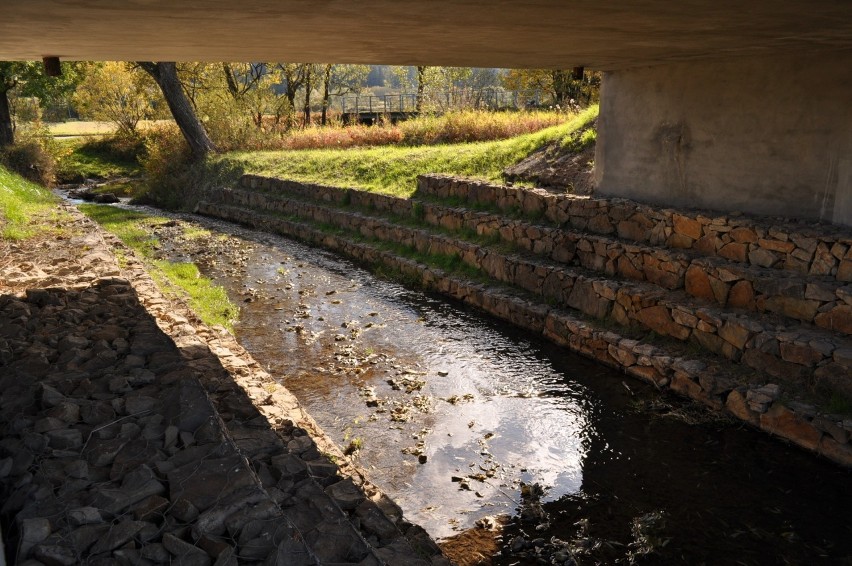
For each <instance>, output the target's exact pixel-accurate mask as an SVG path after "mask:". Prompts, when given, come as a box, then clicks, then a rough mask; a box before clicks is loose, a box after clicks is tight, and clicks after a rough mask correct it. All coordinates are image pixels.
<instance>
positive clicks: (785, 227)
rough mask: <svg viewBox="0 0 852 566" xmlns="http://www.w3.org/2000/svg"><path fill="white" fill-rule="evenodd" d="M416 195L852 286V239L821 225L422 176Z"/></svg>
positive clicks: (445, 177) (453, 178) (844, 233)
mask: <svg viewBox="0 0 852 566" xmlns="http://www.w3.org/2000/svg"><path fill="white" fill-rule="evenodd" d="M417 194H418V195H419V196H431V197H437V198H459V199H463V200H464V201H465V202H469V203H476V204H481V205H486V206H494V207H497V208H499V209H500V210H502V211H504V212H508V211H522V212H523V213H524V214H527V215H534V216H543V217H545V218H547V219H548V220H550V221H551V222H555V223H557V224H559V225H570V226H572V227H573V228H576V229H579V230H587V231H589V232H594V233H596V234H604V235H606V234H617V235H618V237H620V238H622V239H624V240H631V241H636V242H647V243H649V244H651V245H667V246H669V247H672V248H681V249H694V250H696V251H699V252H700V253H701V254H703V255H706V256H719V257H723V258H726V259H730V260H732V261H736V262H739V263H745V264H749V265H755V266H760V267H777V268H783V269H789V270H792V271H796V272H798V273H803V274H809V275H828V276H832V277H834V278H836V279H837V280H838V281H844V282H850V281H852V238H850V236H849V232H848V230H844V229H842V228H835V227H832V226H830V225H822V226H820V227H819V230H818V231H817V230H815V229H813V228H811V227H809V226H808V225H805V224H792V223H789V222H787V221H784V220H781V219H778V221H775V220H774V219H768V218H749V217H745V216H733V215H728V216H724V215H720V214H718V213H712V212H701V211H697V212H692V213H687V212H684V211H676V210H670V209H657V208H654V207H651V206H647V205H642V204H637V203H636V202H633V201H629V200H626V199H618V198H608V199H606V198H591V197H581V196H574V195H567V194H566V195H556V194H553V193H550V192H548V191H544V190H541V189H526V188H524V189H521V188H516V187H506V186H501V185H492V184H489V183H486V182H479V181H472V180H470V179H462V178H458V177H450V176H443V175H421V176H419V177H418V178H417ZM810 224H811V225H812V224H813V223H810Z"/></svg>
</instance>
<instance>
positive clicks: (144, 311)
mask: <svg viewBox="0 0 852 566" xmlns="http://www.w3.org/2000/svg"><path fill="white" fill-rule="evenodd" d="M69 216H70V219H69ZM60 222H61V223H63V226H62V227H63V228H64V229H65V230H66V231H68V232H70V233H84V234H87V235H85V236H78V237H74V238H71V239H67V240H66V239H64V238H60V239H58V241H56V242H49V243H45V244H43V249H39V250H38V254H37V257H35V261H33V262H32V263H30V262H25V261H20V260H22V259H24V258H31V259H32V258H33V255H32V253H31V252H32V250H23V249H19V247H17V246H13V249H12V250H11V253H12V254H13V255H14V257H12V258H11V259H13V260H14V261H12V262H10V263H9V264H7V265H6V266H5V267H4V268H3V269H2V270H0V289H2V290H3V292H2V293H0V431H2V439H0V489H2V491H3V495H4V497H3V506H2V509H0V513H2V520H3V527H4V536H5V539H6V541H7V545H9V546H11V547H12V548H16V552H14V555H15V557H16V563H19V564H26V565H29V566H37V565H39V564H51V565H54V564H60V565H61V564H69V565H70V564H140V565H149V564H175V563H178V564H199V565H211V564H216V565H236V564H285V563H286V564H326V563H346V564H365V565H368V564H369V565H378V564H382V563H387V564H420V565H421V566H427V565H429V564H445V563H446V560H445V559H444V558H443V556H441V554H440V551H439V549H438V548H437V546H436V545H435V544H434V542H432V541H431V540H430V539H429V537H428V536H427V535H426V534H425V532H423V530H422V529H419V527H416V526H413V525H410V524H408V523H406V522H405V521H404V519H403V518H402V513H401V511H400V510H399V508H398V507H396V506H395V505H394V504H393V503H392V502H391V501H390V500H389V499H387V498H386V497H384V496H383V495H381V494H380V493H378V492H377V490H371V489H369V486H366V485H365V483H364V482H363V481H362V478H359V477H358V476H357V475H352V474H344V473H342V472H341V470H340V469H339V468H338V466H337V465H336V464H334V463H332V462H331V461H329V459H328V458H327V457H326V456H325V455H324V454H322V453H320V448H319V446H318V445H317V442H316V441H315V439H318V440H319V441H322V442H324V443H325V445H324V446H323V451H324V452H327V451H331V452H333V451H334V449H333V448H332V447H329V445H328V441H327V440H325V439H324V438H323V436H322V434H321V433H320V432H319V431H318V430H317V429H316V427H315V426H314V425H313V424H312V422H311V421H310V419H307V418H305V416H304V415H301V414H300V409H299V407H298V403H297V402H296V401H295V398H293V397H292V395H290V394H289V392H287V391H286V390H284V389H283V388H281V387H274V386H275V384H274V382H273V381H272V380H271V378H269V376H268V375H266V374H265V372H262V370H260V369H259V366H257V364H256V362H254V361H253V360H251V358H250V357H249V356H248V355H247V354H246V353H245V352H244V351H243V350H242V349H241V348H239V346H238V345H236V343H235V341H234V340H233V337H231V336H230V335H228V334H227V333H225V332H215V331H211V330H210V329H208V328H206V327H205V326H204V325H203V324H201V323H199V322H198V321H197V320H196V319H195V317H194V315H192V313H191V312H190V311H188V310H187V309H186V308H185V307H184V306H182V305H179V304H176V303H173V302H172V301H169V300H167V299H165V298H164V297H163V296H162V295H161V294H160V293H159V291H157V289H156V287H155V285H154V284H153V281H152V280H151V278H150V276H148V275H147V273H146V272H145V270H144V268H143V266H142V265H141V264H140V263H139V262H138V261H136V260H135V259H134V257H133V254H132V252H131V251H130V250H127V249H125V250H124V253H125V267H124V268H123V269H119V267H118V265H117V262H116V260H115V258H114V256H113V255H112V253H110V250H109V246H108V245H107V243H106V242H105V240H104V238H103V237H102V236H101V235H100V234H99V230H98V229H97V227H95V226H93V225H92V224H91V223H90V222H89V221H88V220H86V219H84V218H81V217H80V216H79V214H76V213H73V212H67V213H66V214H65V215H62V216H60ZM110 245H112V246H113V247H115V246H120V244H119V243H118V242H117V241H114V240H112V241H111V242H110ZM124 277H128V278H129V279H126V278H124ZM152 314H154V315H156V318H155V317H152ZM271 386H272V387H271ZM253 399H254V400H255V402H254V403H253V402H252V400H253ZM288 417H289V418H288ZM294 421H295V422H294ZM273 422H274V423H275V426H273V425H272V424H271V423H273ZM305 427H307V428H305Z"/></svg>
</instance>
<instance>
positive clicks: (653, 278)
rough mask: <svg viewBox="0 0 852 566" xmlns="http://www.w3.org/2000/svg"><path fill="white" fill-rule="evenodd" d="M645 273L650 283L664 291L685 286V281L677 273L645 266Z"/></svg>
mask: <svg viewBox="0 0 852 566" xmlns="http://www.w3.org/2000/svg"><path fill="white" fill-rule="evenodd" d="M644 272H645V277H646V278H647V279H648V281H650V282H651V283H653V284H654V285H659V286H660V287H662V288H664V289H680V288H681V287H682V286H683V279H682V277H681V276H680V275H678V274H677V273H673V272H671V271H665V270H662V269H657V268H656V267H648V266H645V268H644Z"/></svg>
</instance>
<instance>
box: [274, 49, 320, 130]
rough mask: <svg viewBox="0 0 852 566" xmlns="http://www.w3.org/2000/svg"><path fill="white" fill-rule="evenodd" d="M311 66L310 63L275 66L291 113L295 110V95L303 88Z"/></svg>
mask: <svg viewBox="0 0 852 566" xmlns="http://www.w3.org/2000/svg"><path fill="white" fill-rule="evenodd" d="M312 66H313V65H312V64H310V63H278V64H277V65H276V66H275V67H276V71H277V74H278V78H279V81H280V84H281V85H282V88H283V90H284V96H285V97H287V102H288V103H289V109H290V111H291V112H293V111H294V110H295V108H296V95H297V94H298V93H299V90H301V88H302V87H303V86H305V83H306V82H307V79H308V74H309V73H310V67H312ZM291 121H292V116H291ZM290 125H292V124H290Z"/></svg>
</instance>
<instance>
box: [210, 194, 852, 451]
mask: <svg viewBox="0 0 852 566" xmlns="http://www.w3.org/2000/svg"><path fill="white" fill-rule="evenodd" d="M222 194H223V195H226V194H228V191H225V192H223V193H222ZM198 212H199V213H201V214H207V215H211V216H216V217H219V218H223V219H226V220H231V221H235V222H240V223H243V224H246V225H248V226H252V227H255V228H259V229H263V230H267V231H271V232H275V233H278V234H282V235H285V236H289V237H294V238H297V239H300V240H304V241H306V242H308V243H311V244H315V245H320V246H323V247H325V248H328V249H331V250H334V251H337V252H340V253H343V254H345V255H347V256H349V257H351V258H353V259H355V260H357V261H360V262H363V263H365V264H367V265H370V266H375V265H385V266H388V267H390V268H392V269H395V270H398V271H399V272H400V273H402V274H403V275H405V276H407V277H411V278H415V279H416V280H417V281H419V282H420V283H421V284H422V285H423V286H424V287H425V288H427V289H430V290H434V291H438V292H441V293H443V294H445V295H447V296H450V297H453V298H455V299H458V300H461V301H463V302H465V303H467V304H470V305H472V306H474V307H477V308H479V309H481V310H483V311H485V312H487V313H490V314H492V315H494V316H496V317H498V318H501V319H503V320H506V321H509V322H511V323H512V324H515V325H517V326H519V327H521V328H524V329H527V330H529V331H531V332H534V333H537V334H541V335H543V336H544V337H546V338H548V339H549V340H552V341H553V342H555V343H557V344H560V345H562V346H565V347H567V348H570V349H571V350H573V351H576V352H578V353H581V354H583V355H586V356H588V357H590V358H593V359H595V360H597V361H599V362H601V363H604V364H606V365H608V366H610V367H614V368H618V369H622V370H623V371H625V372H626V373H628V374H630V375H632V376H634V377H637V378H639V379H642V380H645V381H648V382H651V383H653V384H654V385H656V386H657V387H661V388H663V387H669V388H671V389H672V390H674V391H676V392H678V393H680V394H683V395H685V396H687V397H690V398H693V399H696V400H699V401H702V402H704V403H706V404H708V405H709V406H711V407H714V408H716V409H722V408H724V409H726V410H727V411H729V412H730V413H731V414H733V415H735V416H737V417H738V418H740V419H742V420H744V421H746V422H748V423H750V424H752V425H754V426H756V427H758V428H761V429H763V430H765V431H768V432H770V433H773V434H776V435H779V436H781V437H783V438H786V439H788V440H790V441H792V442H794V443H796V444H798V445H800V446H803V447H805V448H807V449H809V450H812V451H815V452H818V453H820V454H822V455H824V456H826V457H828V458H830V459H832V460H834V461H836V462H839V463H842V464H843V465H846V466H852V446H850V445H849V439H850V434H852V420H846V421H844V420H842V419H838V418H837V417H832V416H830V415H829V416H826V415H819V414H817V413H816V411H815V409H814V408H813V407H811V406H807V405H802V404H794V403H790V404H784V403H783V402H782V401H781V397H782V393H783V389H784V388H783V386H781V385H778V384H761V385H739V384H738V383H737V382H736V380H735V379H734V378H732V376H731V375H730V374H729V373H727V372H726V370H725V369H724V368H722V367H719V366H716V365H713V364H708V363H706V362H702V361H699V360H695V359H689V358H684V357H673V356H671V355H670V354H669V353H668V352H666V351H664V350H662V349H660V348H657V347H655V346H653V345H650V344H645V343H641V342H639V341H637V340H633V339H628V338H624V337H622V336H620V335H618V334H617V333H615V332H611V331H607V330H602V329H598V328H595V327H594V326H593V325H591V324H589V323H586V322H584V321H582V320H579V319H577V318H576V317H574V316H572V315H571V314H569V313H567V312H565V311H563V310H560V309H558V308H552V307H549V306H546V305H543V304H539V303H534V302H531V301H529V300H527V299H524V298H522V297H519V296H517V295H515V294H513V293H511V292H510V291H508V290H502V289H495V288H492V287H489V286H486V285H482V284H477V283H472V282H470V281H466V280H463V279H461V278H458V277H455V276H452V275H450V274H447V273H445V272H443V271H441V270H439V269H436V268H431V267H429V266H426V265H423V264H419V263H417V262H415V261H413V260H410V259H405V258H401V257H399V256H396V255H394V254H393V253H391V252H387V251H383V250H380V249H377V248H375V247H374V246H372V245H370V244H367V243H362V242H353V241H349V240H347V239H346V238H345V237H343V236H338V235H334V234H329V233H326V232H323V231H321V230H319V229H317V228H315V227H313V226H312V225H310V224H306V223H302V222H297V221H293V220H287V219H283V218H274V217H270V216H267V215H262V214H258V213H257V212H256V211H252V210H247V209H241V208H237V207H233V206H228V205H223V204H220V203H213V202H201V203H199V205H198ZM591 287H592V288H594V285H593V284H592V285H591ZM604 292H606V291H604ZM609 300H610V301H613V302H614V301H615V299H614V296H613V298H612V299H609ZM696 319H698V317H696ZM698 320H701V319H698ZM701 321H702V322H704V321H703V320H701ZM711 322H714V321H711ZM719 325H720V326H721V327H723V328H724V324H722V322H721V321H719ZM723 332H725V331H724V330H723Z"/></svg>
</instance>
